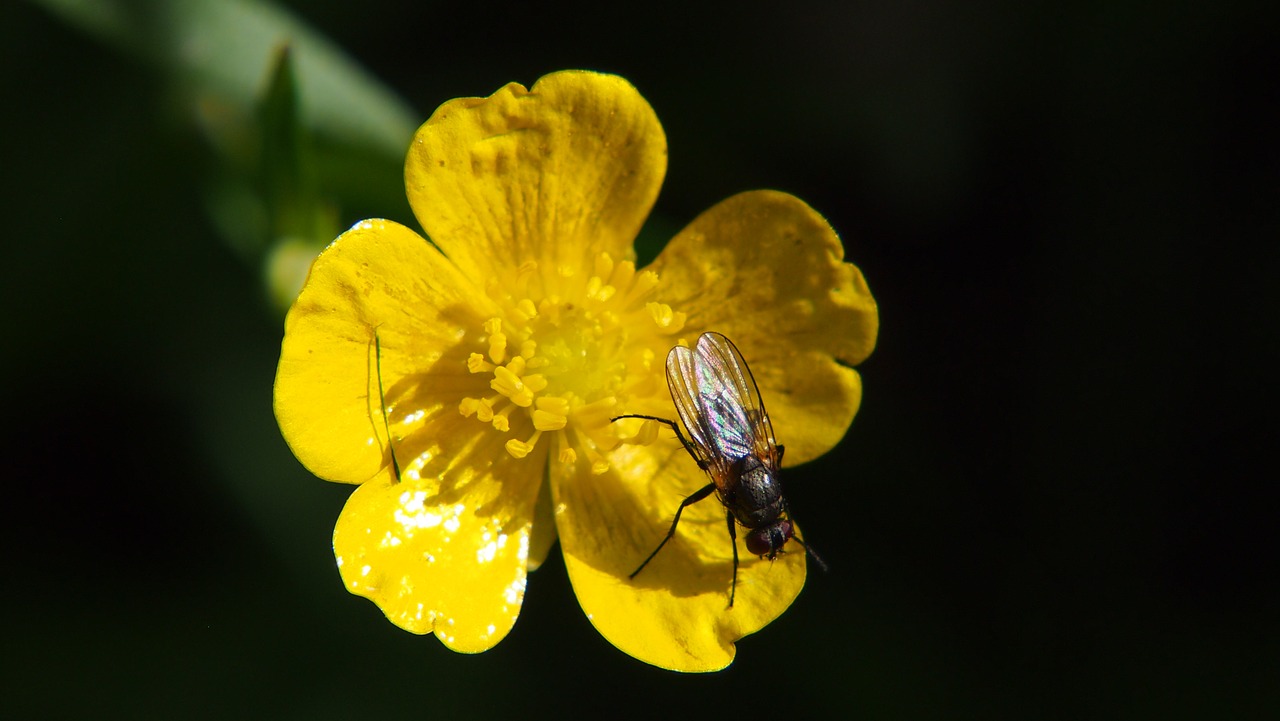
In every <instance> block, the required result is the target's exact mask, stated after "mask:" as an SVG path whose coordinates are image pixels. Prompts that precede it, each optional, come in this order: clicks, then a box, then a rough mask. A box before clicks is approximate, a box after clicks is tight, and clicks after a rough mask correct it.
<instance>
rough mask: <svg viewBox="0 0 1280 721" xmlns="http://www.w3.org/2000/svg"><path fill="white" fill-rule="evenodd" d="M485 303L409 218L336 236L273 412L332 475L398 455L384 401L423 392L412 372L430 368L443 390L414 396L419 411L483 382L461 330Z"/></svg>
mask: <svg viewBox="0 0 1280 721" xmlns="http://www.w3.org/2000/svg"><path fill="white" fill-rule="evenodd" d="M487 302H488V301H487V300H486V299H485V298H484V297H483V296H482V295H480V294H479V293H477V292H476V291H475V290H474V289H473V288H472V286H471V284H470V283H469V282H468V281H467V280H466V279H464V278H463V277H462V276H461V275H460V274H459V272H458V270H457V268H455V267H454V266H453V265H452V264H451V263H450V262H449V261H448V260H447V259H446V258H445V257H444V256H443V255H441V254H440V251H439V250H437V249H436V248H434V247H432V246H431V244H430V243H428V242H427V241H426V240H424V239H423V238H422V237H421V236H419V235H417V234H416V233H414V232H413V231H411V230H409V229H408V228H406V227H404V226H402V225H398V224H396V223H392V222H390V221H385V220H370V221H365V222H363V223H360V224H358V225H357V226H355V227H353V228H352V229H351V230H349V231H347V232H346V233H343V234H342V235H341V236H339V237H338V239H337V240H335V241H334V242H333V243H331V244H330V245H329V247H328V248H326V249H325V250H324V251H323V252H322V253H321V254H320V256H319V257H318V258H316V261H315V263H314V264H313V265H312V267H311V273H310V274H309V275H308V277H307V282H306V285H305V286H304V287H303V289H302V292H301V294H300V295H299V296H298V300H297V301H296V302H294V304H293V307H292V308H291V309H290V310H289V315H288V317H287V318H286V319H285V335H284V341H283V343H282V345H281V350H280V365H279V367H278V369H277V371H276V383H275V412H276V419H277V420H278V421H279V423H280V430H281V432H282V433H283V435H284V438H285V441H286V442H287V443H288V444H289V447H290V448H291V449H292V450H293V452H294V455H296V456H297V457H298V460H300V461H301V462H302V464H303V465H305V466H306V467H307V468H308V469H309V470H310V471H311V472H312V473H315V474H316V475H317V476H320V477H321V478H325V479H328V480H331V481H341V482H345V483H361V482H363V481H365V480H366V479H369V478H371V477H373V476H374V474H376V473H377V472H378V471H379V469H381V468H383V467H385V466H387V465H388V464H389V463H390V452H389V450H388V444H387V442H386V440H385V437H386V431H385V429H386V426H385V425H384V418H385V416H384V414H383V411H382V405H383V401H384V400H386V401H387V402H388V403H392V404H394V402H395V401H396V400H397V399H399V398H401V397H403V396H406V395H411V394H412V393H413V392H416V390H415V389H416V388H417V385H421V384H420V383H419V384H413V383H410V382H409V381H408V380H407V379H420V378H421V377H423V376H425V375H426V374H432V376H433V382H432V383H431V384H429V388H430V390H431V391H432V392H434V393H436V394H437V396H436V397H435V398H434V399H423V398H414V399H412V400H414V402H415V403H416V405H417V410H424V411H428V410H432V409H436V410H438V409H440V408H443V407H444V406H446V405H447V404H448V403H450V402H452V403H453V404H454V406H453V408H451V409H450V410H451V411H452V410H453V409H456V403H457V400H456V398H457V397H460V396H461V391H460V390H458V389H459V387H462V386H468V385H476V384H478V383H480V381H478V380H475V379H473V378H470V377H469V375H468V374H467V371H466V355H465V353H464V352H463V351H464V347H463V342H464V335H463V329H474V330H477V331H478V330H479V329H480V326H481V324H482V322H483V318H484V317H486V314H488V313H491V310H490V309H489V308H488V307H487V306H486V304H487ZM375 332H376V333H377V336H378V338H377V342H375V338H374V335H375ZM379 351H380V352H379ZM379 381H381V383H379ZM410 386H413V387H410ZM479 387H480V388H483V387H484V386H483V384H481V385H480V386H479ZM450 391H457V392H456V393H452V394H450ZM455 412H456V411H455ZM401 416H403V414H401Z"/></svg>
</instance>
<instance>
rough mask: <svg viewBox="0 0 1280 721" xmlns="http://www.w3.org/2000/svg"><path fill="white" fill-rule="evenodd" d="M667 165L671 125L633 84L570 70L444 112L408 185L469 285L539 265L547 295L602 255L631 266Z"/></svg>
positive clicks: (413, 150)
mask: <svg viewBox="0 0 1280 721" xmlns="http://www.w3.org/2000/svg"><path fill="white" fill-rule="evenodd" d="M666 163H667V144H666V137H665V135H664V134H663V132H662V126H661V125H660V124H659V123H658V119H657V116H655V115H654V113H653V109H652V108H650V107H649V104H648V103H647V102H646V101H645V100H644V98H642V97H641V96H640V94H639V93H638V92H637V91H636V89H635V88H634V87H632V86H631V84H630V83H628V82H627V81H626V80H623V79H622V78H620V77H617V76H615V75H603V74H600V73H592V72H586V71H572V70H571V71H562V72H557V73H553V74H551V75H547V76H545V77H543V78H541V79H540V80H538V82H537V83H535V84H534V86H533V88H532V90H526V89H525V88H524V87H523V86H521V85H518V84H515V83H511V84H509V85H507V86H506V87H504V88H502V89H501V90H499V91H498V92H496V93H494V94H493V95H492V96H490V97H488V98H460V99H457V100H452V101H450V102H447V103H445V104H444V105H442V106H440V108H439V109H437V110H436V112H435V113H434V114H432V116H431V118H430V119H429V120H427V122H426V124H424V125H423V126H422V127H421V128H420V129H419V130H418V133H417V135H416V136H415V137H414V140H413V145H412V146H411V147H410V150H409V155H408V158H407V159H406V161H405V184H406V186H407V189H408V194H409V204H410V205H411V206H412V207H413V210H414V213H415V214H416V215H417V217H418V221H419V222H420V223H422V227H423V228H424V229H425V230H426V231H427V234H428V235H430V236H431V239H432V241H434V242H435V243H436V244H437V245H439V246H440V248H441V249H442V250H444V252H445V254H447V255H448V256H449V257H450V258H451V259H452V260H453V261H454V262H455V263H456V264H457V265H458V267H460V268H462V269H463V270H464V271H466V272H467V274H468V275H469V276H470V277H472V278H477V279H481V278H491V277H498V278H505V277H506V273H505V272H504V271H503V269H508V270H514V269H516V268H518V267H520V266H521V265H522V264H525V263H527V262H529V261H533V262H535V263H536V264H537V266H536V275H537V277H539V278H541V279H542V280H543V285H542V288H544V289H545V288H555V287H557V283H558V281H556V279H555V278H556V276H563V275H564V274H577V273H588V271H589V269H590V268H592V264H593V263H594V262H595V260H596V258H597V256H598V254H600V253H601V252H606V253H609V254H610V255H611V256H612V257H613V258H614V259H616V260H623V259H627V258H631V257H634V255H633V251H632V249H631V243H632V241H633V240H634V239H635V237H636V234H637V233H638V232H639V230H640V226H641V224H643V223H644V220H645V217H646V216H647V215H648V214H649V209H650V208H651V207H652V206H653V201H654V199H655V198H656V197H657V194H658V188H659V186H660V185H661V184H662V178H663V175H664V174H665V173H666Z"/></svg>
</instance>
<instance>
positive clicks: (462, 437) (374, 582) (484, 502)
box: [333, 429, 546, 653]
mask: <svg viewBox="0 0 1280 721" xmlns="http://www.w3.org/2000/svg"><path fill="white" fill-rule="evenodd" d="M437 430H438V429H437ZM432 437H433V440H434V441H435V442H437V443H439V444H440V449H439V450H440V453H439V454H438V455H435V456H423V457H420V458H419V459H418V460H416V461H414V462H413V463H412V464H411V465H410V467H408V468H406V469H405V471H404V473H403V474H402V476H401V480H400V481H399V482H397V481H396V480H395V477H394V475H393V474H391V473H389V472H387V473H384V474H382V475H381V476H379V477H378V478H377V479H374V480H371V481H369V482H368V483H365V484H363V485H361V486H360V487H359V488H357V489H356V490H355V492H354V493H352V494H351V498H350V499H349V500H348V501H347V505H346V507H345V508H343V509H342V515H341V516H340V517H339V518H338V525H337V527H336V528H335V529H334V534H333V550H334V553H335V555H336V556H337V558H338V566H339V570H340V571H341V573H342V580H343V582H344V583H345V584H346V586H347V589H348V590H349V591H351V592H352V593H354V594H356V595H360V596H365V597H368V598H369V599H370V600H372V601H373V602H374V603H376V604H378V606H379V607H380V608H381V609H382V611H383V613H385V614H386V615H387V618H388V619H389V620H390V621H391V622H392V623H394V624H396V625H397V626H400V627H401V628H403V629H405V630H407V631H412V632H413V633H431V632H434V633H435V634H436V637H437V638H439V639H440V641H441V642H442V643H444V644H445V645H446V646H448V647H449V648H451V649H453V650H455V651H460V652H463V653H477V652H479V651H484V650H487V649H489V648H492V647H493V646H494V645H496V644H497V643H498V642H499V641H501V640H502V639H503V638H504V637H505V636H506V635H507V633H508V632H509V631H510V630H511V627H512V625H513V624H514V623H515V620H516V616H517V615H518V614H519V612H520V605H521V603H523V601H524V590H525V579H526V566H527V560H528V554H529V539H530V533H531V527H532V522H533V509H534V502H535V499H536V496H537V493H538V487H539V485H541V481H542V478H543V472H544V469H545V466H546V457H545V452H544V453H543V454H542V456H541V457H536V456H535V455H530V457H528V458H525V459H523V460H517V459H515V458H512V457H511V456H510V455H509V454H507V453H506V452H504V451H503V450H502V446H501V438H500V437H499V436H498V435H497V434H486V435H480V436H476V435H475V434H470V433H462V432H457V433H453V434H448V433H444V434H441V433H437V434H434V435H433V436H432ZM477 437H478V438H480V439H482V440H484V441H485V442H484V443H477V442H474V441H475V439H476V438H477ZM468 444H469V445H468ZM424 459H425V461H424Z"/></svg>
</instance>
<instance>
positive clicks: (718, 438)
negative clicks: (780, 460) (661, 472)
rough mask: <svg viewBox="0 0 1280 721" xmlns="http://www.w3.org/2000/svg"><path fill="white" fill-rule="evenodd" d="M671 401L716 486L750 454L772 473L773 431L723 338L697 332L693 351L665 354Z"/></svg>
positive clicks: (741, 365)
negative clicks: (699, 334) (733, 465)
mask: <svg viewBox="0 0 1280 721" xmlns="http://www.w3.org/2000/svg"><path fill="white" fill-rule="evenodd" d="M667 385H668V386H669V387H670V389H671V399H672V400H673V401H675V405H676V411H677V412H678V413H679V414H680V420H682V421H684V427H685V429H686V430H688V432H689V436H690V438H691V440H692V442H693V444H694V445H695V446H696V447H697V448H698V450H699V451H700V452H701V453H702V454H703V456H704V458H703V460H705V461H706V462H707V465H708V466H709V467H710V468H709V469H708V470H711V471H712V473H711V476H712V478H713V479H714V480H715V481H716V484H717V485H720V484H721V482H722V481H724V480H727V479H728V476H727V471H728V469H729V467H730V466H731V465H732V464H733V463H734V462H735V461H737V460H739V459H741V458H743V457H745V456H749V455H754V456H756V457H758V458H760V460H761V461H763V462H764V463H765V464H766V465H768V466H770V467H772V468H775V469H776V468H777V448H776V446H775V444H774V440H773V426H772V425H771V424H770V422H769V415H768V413H766V412H765V409H764V402H763V401H761V400H760V390H759V389H758V388H757V387H756V382H755V379H754V378H752V377H751V371H750V369H748V368H747V362H746V361H745V360H743V358H742V354H741V353H739V352H738V349H737V348H736V347H734V345H733V343H732V342H730V341H729V339H728V338H725V337H724V336H722V335H720V334H719V333H703V334H702V335H701V336H699V337H698V342H697V344H696V345H695V347H694V348H693V349H689V348H684V347H681V346H676V347H675V348H672V349H671V352H670V353H668V354H667Z"/></svg>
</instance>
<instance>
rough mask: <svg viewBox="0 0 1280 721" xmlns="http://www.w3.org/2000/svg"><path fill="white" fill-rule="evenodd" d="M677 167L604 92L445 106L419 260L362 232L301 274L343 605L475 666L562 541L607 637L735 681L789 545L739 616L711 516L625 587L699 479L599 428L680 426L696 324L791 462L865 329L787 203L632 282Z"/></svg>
mask: <svg viewBox="0 0 1280 721" xmlns="http://www.w3.org/2000/svg"><path fill="white" fill-rule="evenodd" d="M666 156H667V146H666V138H665V136H664V135H663V131H662V127H661V125H659V123H658V119H657V117H656V116H655V115H654V113H653V110H652V109H651V108H650V107H649V105H648V103H646V102H645V100H644V99H643V98H642V97H641V96H640V95H639V93H637V91H636V90H635V88H633V87H632V86H631V85H630V84H629V83H627V81H625V80H623V79H622V78H619V77H616V76H612V75H602V74H598V73H591V72H582V71H565V72H558V73H554V74H551V75H548V76H546V77H543V78H542V79H540V80H539V81H538V82H537V83H535V84H534V86H533V88H532V89H531V90H526V89H525V88H524V87H522V86H520V85H517V84H514V83H513V84H510V85H507V86H506V87H504V88H502V89H501V90H499V91H498V92H497V93H495V94H494V95H492V96H490V97H488V98H462V99H458V100H452V101H450V102H447V103H445V104H444V105H442V106H441V107H440V108H439V109H438V110H436V112H435V114H433V115H432V116H431V118H430V119H429V120H428V121H427V122H426V124H425V125H423V126H422V127H421V129H419V130H418V133H417V135H416V137H415V138H414V140H413V145H412V147H411V148H410V150H409V154H408V158H407V160H406V161H405V184H406V186H407V189H408V196H409V203H410V205H411V206H412V207H413V210H414V213H415V214H416V216H417V219H418V221H419V222H420V223H421V224H422V227H423V228H424V229H425V230H426V232H427V234H428V235H429V236H430V238H431V240H432V241H433V243H434V244H432V243H429V242H427V241H426V240H424V239H423V238H422V237H420V236H419V235H417V234H415V233H414V232H413V231H411V230H409V229H408V228H406V227H404V226H402V225H398V224H396V223H393V222H391V221H386V220H370V221H365V222H362V223H359V224H357V225H356V226H355V227H353V228H351V229H350V230H349V231H347V232H346V233H343V234H342V235H341V236H340V237H339V238H338V239H337V240H335V241H334V242H333V243H332V244H331V245H330V246H329V247H328V248H327V249H326V250H325V251H324V252H323V253H321V254H320V256H319V257H318V258H317V259H316V261H315V264H314V265H313V267H312V269H311V273H310V275H309V277H308V279H307V283H306V286H305V287H304V288H303V290H302V292H301V294H300V295H299V297H298V299H297V301H296V302H295V303H294V305H293V308H292V309H291V310H290V311H289V315H288V318H287V320H286V323H285V336H284V342H283V345H282V349H281V355H280V366H279V369H278V372H277V375H276V384H275V412H276V417H277V419H278V420H279V423H280V428H281V431H282V432H283V434H284V437H285V440H286V441H288V443H289V446H290V448H292V449H293V452H294V454H296V455H297V457H298V459H299V460H300V461H301V462H302V463H303V464H304V465H305V466H306V467H307V468H308V469H310V470H311V471H312V472H314V473H315V474H316V475H318V476H320V477H322V478H325V479H328V480H332V481H338V482H344V483H357V484H360V485H359V486H358V487H357V488H356V489H355V492H353V493H352V494H351V497H350V499H349V500H348V502H347V504H346V507H345V508H344V509H343V511H342V514H341V517H340V518H339V519H338V523H337V527H336V528H335V530H334V538H333V546H334V553H335V555H336V556H337V559H338V564H339V567H340V571H341V574H342V578H343V581H344V582H345V583H346V585H347V588H348V590H350V591H351V592H352V593H355V594H358V595H362V596H366V597H368V598H370V599H371V600H373V601H374V602H375V603H377V604H378V606H379V607H380V608H381V609H382V611H383V612H384V613H385V614H386V615H387V618H388V619H390V620H391V621H392V622H393V623H395V624H396V625H398V626H400V627H402V628H404V629H406V630H408V631H412V632H414V633H423V634H425V633H429V632H431V633H435V635H436V636H437V637H438V638H439V639H440V640H441V641H442V642H443V643H444V644H445V645H446V646H448V647H449V648H451V649H454V650H456V651H462V652H468V653H471V652H478V651H483V650H486V649H488V648H491V647H492V646H494V645H495V644H497V643H498V642H499V641H500V640H502V638H503V637H505V636H506V634H507V633H508V632H509V631H510V630H511V627H512V625H513V624H514V623H515V619H516V616H517V614H518V613H519V611H520V605H521V602H522V601H523V598H524V591H525V580H526V574H527V572H528V570H531V569H534V568H536V567H537V566H538V565H539V564H540V563H542V561H543V560H544V559H545V558H546V555H547V553H548V551H549V549H550V547H551V545H552V543H553V542H554V541H555V539H556V537H557V536H558V537H559V540H560V544H561V547H562V549H563V552H564V561H565V566H566V567H567V569H568V573H569V578H570V580H571V581H572V583H573V587H574V591H575V593H576V594H577V596H578V600H579V602H580V603H581V605H582V608H583V610H584V611H585V612H586V614H587V616H588V618H589V619H590V620H591V622H592V623H593V624H594V625H595V627H596V628H597V629H598V630H599V631H600V633H602V634H603V635H604V636H605V638H607V639H608V640H609V641H610V642H612V643H613V644H614V645H616V646H617V647H618V648H620V649H621V650H623V651H625V652H626V653H628V654H631V655H632V656H634V657H636V658H638V659H641V660H643V661H646V662H648V663H651V664H654V665H657V666H662V667H665V668H669V669H676V670H681V671H710V670H715V669H719V668H723V667H725V666H727V665H728V664H729V663H730V662H731V661H732V660H733V655H734V642H735V641H737V640H738V639H739V638H741V637H743V636H745V635H747V634H750V633H754V632H755V631H757V630H759V629H761V628H762V627H764V626H765V625H766V624H768V623H769V622H770V621H772V620H773V619H774V618H776V617H777V616H778V615H779V614H781V613H782V612H783V611H784V610H785V609H786V608H787V606H788V605H790V603H791V601H792V600H793V599H794V598H795V597H796V595H797V594H798V593H799V592H800V588H801V587H802V586H803V585H804V578H805V555H804V553H803V552H796V551H798V550H799V549H798V548H796V547H789V550H791V551H792V552H791V553H787V554H785V555H782V556H779V557H778V559H777V560H776V561H773V562H769V561H767V560H762V559H758V558H756V557H754V556H751V555H750V554H748V553H746V549H745V547H743V548H742V550H741V555H742V559H743V560H742V566H741V569H740V571H739V575H738V587H737V599H736V601H735V603H734V605H733V606H732V607H729V606H728V596H729V587H730V582H731V578H732V573H731V567H730V564H731V558H732V549H731V548H730V546H729V542H728V533H727V532H726V530H725V516H724V513H725V510H724V508H723V506H721V505H719V504H717V503H716V502H715V501H713V500H705V501H703V502H701V503H697V504H694V505H692V506H690V507H689V508H688V509H687V510H686V512H685V514H684V516H683V518H682V520H681V523H680V527H679V532H678V533H677V535H676V538H675V539H673V540H672V542H671V543H668V544H667V546H666V548H664V549H663V550H662V552H661V553H659V554H658V555H657V557H655V558H654V560H653V562H652V563H650V564H649V565H648V566H647V567H646V568H645V569H644V572H643V573H641V574H639V575H638V576H636V578H635V579H630V578H628V575H629V574H630V573H631V572H632V571H634V570H635V568H636V566H637V565H638V564H639V563H640V561H641V560H643V559H644V558H645V556H646V555H648V553H649V552H650V551H652V550H653V548H654V547H655V546H656V545H657V543H658V542H659V541H660V540H661V539H662V537H663V534H665V533H666V530H667V528H668V526H669V525H670V522H671V518H672V516H673V514H674V512H675V510H676V506H677V505H678V504H679V502H680V500H681V499H682V498H684V497H685V496H687V495H689V494H690V493H692V492H693V491H695V490H697V489H698V488H700V487H702V486H703V485H705V484H706V482H707V481H706V477H705V476H704V475H703V473H702V472H701V471H700V470H699V469H698V468H697V466H696V465H695V464H694V462H693V461H692V460H691V459H690V458H689V457H688V455H687V454H686V453H685V451H684V449H683V448H681V447H680V445H679V443H678V442H677V441H676V440H675V438H674V437H673V435H672V434H671V433H670V432H669V431H667V430H666V429H662V428H661V427H660V426H658V424H656V423H653V422H651V421H641V420H634V419H628V420H622V421H619V422H616V423H611V422H610V418H611V417H613V416H617V415H622V414H628V413H636V414H647V415H654V416H661V417H665V418H675V417H676V415H675V410H674V408H673V406H672V402H671V399H670V396H669V394H668V392H667V387H666V381H665V376H664V359H665V357H666V354H667V351H668V350H669V349H670V348H671V347H672V346H674V345H676V344H679V343H686V344H687V343H689V342H691V341H693V340H694V339H696V338H697V337H698V335H699V334H701V333H702V332H703V331H706V330H717V331H720V332H722V333H724V334H726V335H728V336H729V337H730V338H732V339H733V340H734V342H735V343H736V344H737V345H738V346H739V348H740V349H741V350H742V353H743V354H744V355H745V356H746V358H747V359H748V361H749V362H750V364H751V368H752V370H753V371H754V372H755V376H756V380H757V381H758V383H759V385H760V390H761V394H762V396H763V397H764V401H765V403H766V405H767V407H768V409H769V411H770V415H771V416H772V417H773V423H774V427H775V429H776V431H777V434H778V439H779V441H780V442H781V443H784V444H785V445H786V448H787V452H786V457H785V461H786V463H787V465H794V464H797V463H802V462H804V461H807V460H810V459H812V458H814V457H816V456H818V455H820V454H822V453H824V452H826V451H827V450H828V449H830V448H831V447H832V446H833V445H834V444H835V443H836V442H837V441H839V440H840V438H841V437H842V436H843V435H844V433H845V431H846V429H847V428H848V427H849V424H850V423H851V422H852V420H853V415H854V413H855V411H856V410H857V407H858V403H859V401H860V399H861V384H860V380H859V377H858V374H857V372H856V371H854V370H853V369H852V368H851V367H850V366H851V365H853V364H856V363H858V362H859V361H861V360H862V359H863V358H865V357H866V356H867V355H868V354H869V353H870V352H871V349H872V347H873V346H874V344H875V337H876V328H877V315H876V306H875V301H874V300H873V299H872V297H871V295H870V293H869V292H868V290H867V287H866V284H865V283H864V281H863V279H862V275H861V274H860V273H859V271H858V269H857V268H855V267H854V266H853V265H851V264H848V263H845V262H843V260H842V256H843V251H842V248H841V245H840V240H839V238H837V237H836V234H835V233H834V232H833V231H832V230H831V227H830V226H829V225H828V224H827V223H826V221H824V220H823V219H822V217H820V216H819V215H818V214H817V213H815V212H814V211H813V210H812V209H811V208H809V206H807V205H805V204H804V203H803V202H802V201H800V200H798V199H796V198H795V197H793V196H790V195H786V194H784V193H778V192H772V191H757V192H749V193H743V194H741V195H737V196H734V197H732V198H729V199H728V200H726V201H724V202H722V203H720V204H718V205H716V206H714V207H713V208H711V209H710V210H708V211H707V212H705V213H703V214H702V215H701V216H699V217H698V218H697V219H696V220H694V222H693V223H692V224H691V225H689V227H687V228H686V229H685V230H684V231H682V232H681V233H680V234H679V235H677V236H676V237H675V238H674V239H673V240H672V241H671V242H670V244H669V245H668V246H667V248H666V249H665V250H664V251H663V252H662V254H661V255H660V257H659V258H658V259H657V260H656V261H655V262H654V263H653V264H652V265H651V266H649V267H648V268H645V269H643V270H638V269H637V268H636V267H635V264H634V260H633V259H634V252H633V250H632V247H631V245H632V242H633V240H634V239H635V237H636V234H637V232H638V231H639V230H640V226H641V224H642V223H643V222H644V219H645V217H646V216H647V215H648V213H649V210H650V208H651V207H652V205H653V202H654V199H655V198H656V196H657V194H658V188H659V186H660V185H661V183H662V178H663V175H664V173H665V171H666ZM388 431H389V435H388ZM393 454H394V458H395V459H396V460H397V461H398V466H399V471H400V472H399V477H398V478H397V473H396V467H395V465H394V464H393V462H392V461H393ZM740 535H743V534H740ZM739 543H742V540H741V539H740V540H739Z"/></svg>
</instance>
